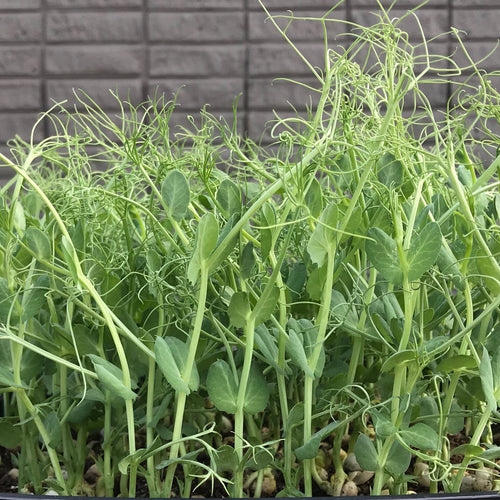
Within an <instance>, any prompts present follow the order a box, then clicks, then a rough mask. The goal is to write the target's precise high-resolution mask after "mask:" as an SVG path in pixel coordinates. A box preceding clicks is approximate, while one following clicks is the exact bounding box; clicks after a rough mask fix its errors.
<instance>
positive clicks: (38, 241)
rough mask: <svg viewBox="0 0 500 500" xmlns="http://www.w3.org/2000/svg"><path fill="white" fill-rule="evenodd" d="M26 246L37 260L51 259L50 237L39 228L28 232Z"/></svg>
mask: <svg viewBox="0 0 500 500" xmlns="http://www.w3.org/2000/svg"><path fill="white" fill-rule="evenodd" d="M26 244H27V245H28V247H29V248H30V249H31V250H32V252H33V253H34V254H35V255H36V257H37V259H39V260H47V259H49V258H50V255H51V251H50V240H49V237H48V236H47V235H46V234H45V233H44V232H43V231H40V229H38V228H37V227H29V228H28V230H27V231H26Z"/></svg>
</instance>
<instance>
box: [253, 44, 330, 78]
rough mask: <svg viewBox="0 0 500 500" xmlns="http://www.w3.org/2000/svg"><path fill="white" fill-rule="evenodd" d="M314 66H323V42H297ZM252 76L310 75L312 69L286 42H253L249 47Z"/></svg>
mask: <svg viewBox="0 0 500 500" xmlns="http://www.w3.org/2000/svg"><path fill="white" fill-rule="evenodd" d="M296 45H297V47H298V48H299V50H300V51H301V52H302V54H303V55H304V56H305V57H306V59H307V60H308V61H309V62H310V63H311V64H312V65H313V66H320V67H322V66H323V53H324V46H323V44H322V43H320V42H318V43H301V44H296ZM249 73H250V75H251V76H270V77H272V78H274V77H278V76H280V75H283V74H286V75H310V73H311V70H310V69H309V68H308V67H307V65H306V64H305V63H304V61H303V60H302V59H301V58H300V57H299V56H298V55H297V54H296V53H295V51H294V50H293V49H292V48H291V47H290V46H288V45H287V44H285V43H281V44H278V43H266V44H253V45H250V48H249Z"/></svg>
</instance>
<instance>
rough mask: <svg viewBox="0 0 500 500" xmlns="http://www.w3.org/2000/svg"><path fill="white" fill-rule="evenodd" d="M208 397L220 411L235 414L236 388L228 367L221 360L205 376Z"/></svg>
mask: <svg viewBox="0 0 500 500" xmlns="http://www.w3.org/2000/svg"><path fill="white" fill-rule="evenodd" d="M207 390H208V397H209V398H210V400H211V401H212V403H213V404H214V405H215V406H216V407H217V409H218V410H220V411H225V412H227V413H236V409H237V406H236V401H237V399H238V387H237V386H236V382H235V380H234V376H233V372H232V371H231V368H230V367H229V365H228V364H227V363H226V362H225V361H224V360H222V359H219V360H218V361H216V362H215V363H213V364H212V365H211V366H210V368H209V370H208V374H207Z"/></svg>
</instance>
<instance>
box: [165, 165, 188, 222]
mask: <svg viewBox="0 0 500 500" xmlns="http://www.w3.org/2000/svg"><path fill="white" fill-rule="evenodd" d="M161 197H162V198H163V201H164V202H165V204H166V205H167V213H168V215H170V217H172V219H174V220H176V221H180V220H182V218H183V217H184V215H186V211H187V209H188V207H189V202H190V192H189V184H188V181H187V180H186V177H184V174H183V173H182V172H180V171H179V170H172V171H171V172H170V173H169V174H168V175H167V177H165V180H164V181H163V184H162V185H161Z"/></svg>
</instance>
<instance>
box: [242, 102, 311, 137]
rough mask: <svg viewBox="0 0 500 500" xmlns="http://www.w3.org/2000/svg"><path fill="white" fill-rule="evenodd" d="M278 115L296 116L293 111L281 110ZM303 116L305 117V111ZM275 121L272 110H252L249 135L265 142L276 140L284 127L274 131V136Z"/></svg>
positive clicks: (285, 116)
mask: <svg viewBox="0 0 500 500" xmlns="http://www.w3.org/2000/svg"><path fill="white" fill-rule="evenodd" d="M278 115H279V117H280V118H292V117H295V116H296V115H295V114H294V113H293V112H292V111H280V112H279V113H278ZM302 117H303V118H305V113H304V114H303V115H302ZM275 123H276V116H275V115H274V114H273V112H272V110H269V111H250V113H249V116H248V136H249V137H250V139H253V140H254V141H262V143H263V144H270V143H272V142H275V141H276V140H277V135H279V133H281V132H283V131H284V128H280V127H278V128H277V129H276V130H275V132H274V133H275V135H274V137H272V136H271V128H272V125H274V124H275Z"/></svg>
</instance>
